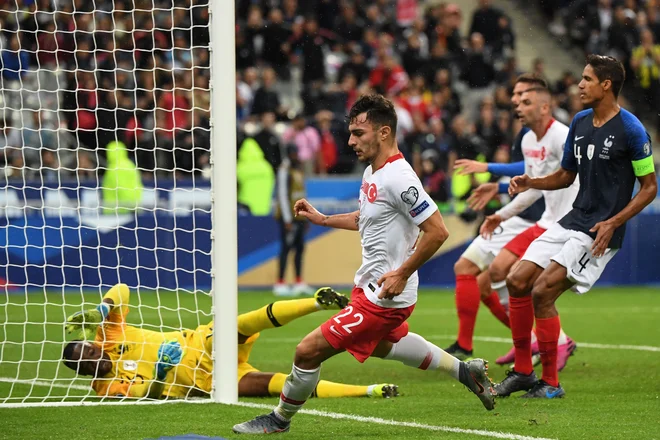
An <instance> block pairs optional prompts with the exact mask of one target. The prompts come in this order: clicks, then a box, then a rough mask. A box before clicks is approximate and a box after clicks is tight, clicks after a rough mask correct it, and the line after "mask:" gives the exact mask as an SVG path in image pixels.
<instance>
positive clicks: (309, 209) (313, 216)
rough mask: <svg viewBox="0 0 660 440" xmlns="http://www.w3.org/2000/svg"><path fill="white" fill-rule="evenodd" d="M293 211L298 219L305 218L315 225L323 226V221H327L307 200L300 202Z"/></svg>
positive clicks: (294, 206)
mask: <svg viewBox="0 0 660 440" xmlns="http://www.w3.org/2000/svg"><path fill="white" fill-rule="evenodd" d="M293 211H294V212H295V214H296V216H297V217H298V216H300V217H305V218H306V219H308V220H309V221H310V222H312V223H314V224H315V225H323V221H324V220H325V216H324V215H323V214H321V213H320V212H318V211H317V210H316V208H314V207H313V206H312V204H311V203H309V202H308V201H307V200H305V199H300V200H298V201H297V202H296V204H295V205H293Z"/></svg>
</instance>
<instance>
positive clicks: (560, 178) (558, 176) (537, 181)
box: [509, 165, 577, 196]
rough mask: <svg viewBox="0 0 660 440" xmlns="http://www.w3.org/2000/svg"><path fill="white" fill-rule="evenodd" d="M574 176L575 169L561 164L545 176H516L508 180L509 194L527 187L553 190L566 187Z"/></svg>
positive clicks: (516, 192) (523, 190)
mask: <svg viewBox="0 0 660 440" xmlns="http://www.w3.org/2000/svg"><path fill="white" fill-rule="evenodd" d="M576 176H577V171H572V170H567V169H566V168H564V167H563V165H562V167H561V168H560V169H559V170H557V171H555V172H554V173H552V174H550V175H548V176H545V177H529V176H528V175H527V174H524V175H522V176H516V177H514V178H513V179H511V181H510V182H509V195H510V196H513V195H515V194H519V193H522V192H525V191H527V190H528V189H540V190H543V191H554V190H556V189H563V188H568V187H569V186H571V185H572V184H573V182H575V177H576Z"/></svg>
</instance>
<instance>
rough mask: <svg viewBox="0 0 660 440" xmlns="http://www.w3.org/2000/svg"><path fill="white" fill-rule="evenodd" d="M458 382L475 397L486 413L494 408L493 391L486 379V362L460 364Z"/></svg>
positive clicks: (477, 360) (474, 360)
mask: <svg viewBox="0 0 660 440" xmlns="http://www.w3.org/2000/svg"><path fill="white" fill-rule="evenodd" d="M458 380H459V381H460V382H461V383H462V384H463V385H465V386H466V387H468V389H469V390H470V391H472V392H473V393H474V394H476V395H477V397H478V398H479V400H481V403H483V405H484V407H486V409H487V410H488V411H491V410H492V409H493V408H495V390H494V389H493V382H492V381H491V380H490V377H488V361H484V360H483V359H473V360H471V361H469V362H461V364H460V366H459V368H458Z"/></svg>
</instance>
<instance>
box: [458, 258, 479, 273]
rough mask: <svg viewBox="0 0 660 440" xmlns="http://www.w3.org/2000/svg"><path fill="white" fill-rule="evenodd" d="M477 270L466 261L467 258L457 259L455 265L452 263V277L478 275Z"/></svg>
mask: <svg viewBox="0 0 660 440" xmlns="http://www.w3.org/2000/svg"><path fill="white" fill-rule="evenodd" d="M479 272H480V270H479V268H478V267H477V265H476V264H474V263H473V262H471V261H470V260H468V259H467V258H462V257H461V258H459V259H458V261H457V262H456V263H454V275H474V276H477V275H479Z"/></svg>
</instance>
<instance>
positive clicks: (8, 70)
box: [0, 33, 30, 108]
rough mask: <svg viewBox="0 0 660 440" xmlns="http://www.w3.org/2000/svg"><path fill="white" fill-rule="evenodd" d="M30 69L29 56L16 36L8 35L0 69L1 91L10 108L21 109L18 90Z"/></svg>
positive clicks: (6, 104) (1, 55)
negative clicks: (0, 77)
mask: <svg viewBox="0 0 660 440" xmlns="http://www.w3.org/2000/svg"><path fill="white" fill-rule="evenodd" d="M29 67H30V55H29V54H28V52H27V51H25V50H23V47H22V45H21V42H20V40H19V37H18V34H14V33H10V34H9V37H8V47H5V48H4V49H3V50H2V53H1V54H0V69H1V71H2V91H3V93H4V94H5V99H6V100H7V102H5V103H4V105H5V106H7V107H10V108H22V104H21V95H20V92H19V89H20V88H21V87H22V85H21V80H22V79H23V78H25V75H26V74H27V71H28V69H29Z"/></svg>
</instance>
